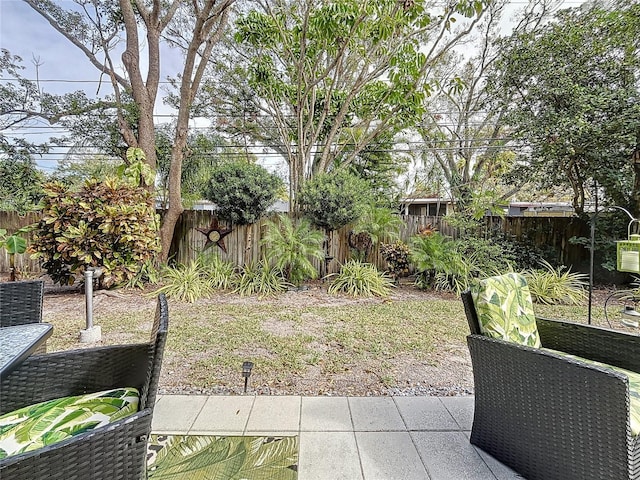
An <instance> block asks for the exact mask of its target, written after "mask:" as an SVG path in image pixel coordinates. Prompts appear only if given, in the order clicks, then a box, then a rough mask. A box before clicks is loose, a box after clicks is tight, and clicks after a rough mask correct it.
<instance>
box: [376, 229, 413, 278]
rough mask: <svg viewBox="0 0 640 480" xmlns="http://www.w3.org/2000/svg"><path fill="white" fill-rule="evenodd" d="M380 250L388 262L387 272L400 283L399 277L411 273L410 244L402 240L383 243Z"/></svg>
mask: <svg viewBox="0 0 640 480" xmlns="http://www.w3.org/2000/svg"><path fill="white" fill-rule="evenodd" d="M380 252H381V253H382V256H383V257H384V259H385V261H386V262H387V272H388V273H389V275H390V276H391V277H392V278H393V279H394V281H395V282H396V283H398V279H399V278H400V277H402V276H404V275H408V274H409V253H410V250H409V246H408V245H407V244H406V243H404V242H403V241H402V240H397V241H395V242H394V243H381V244H380Z"/></svg>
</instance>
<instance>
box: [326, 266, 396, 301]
mask: <svg viewBox="0 0 640 480" xmlns="http://www.w3.org/2000/svg"><path fill="white" fill-rule="evenodd" d="M330 277H333V280H332V281H331V284H330V285H329V288H328V292H329V293H339V292H341V293H346V294H347V295H351V296H352V297H359V296H363V297H373V296H375V297H387V296H389V294H390V293H391V288H392V287H393V281H392V280H391V279H389V278H388V277H386V276H385V275H384V274H383V273H381V272H379V271H378V269H377V268H376V267H375V266H373V265H371V264H370V263H363V262H360V261H358V260H349V261H348V262H346V263H345V264H344V265H342V267H341V268H340V272H339V273H332V274H330V275H327V278H330Z"/></svg>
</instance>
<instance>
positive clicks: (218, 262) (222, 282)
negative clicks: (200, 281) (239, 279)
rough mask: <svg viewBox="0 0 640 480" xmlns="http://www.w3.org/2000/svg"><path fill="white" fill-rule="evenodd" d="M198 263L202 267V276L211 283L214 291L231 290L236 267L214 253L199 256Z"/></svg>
mask: <svg viewBox="0 0 640 480" xmlns="http://www.w3.org/2000/svg"><path fill="white" fill-rule="evenodd" d="M199 261H200V263H201V265H202V275H203V276H205V277H206V278H207V279H208V280H209V281H210V282H211V286H212V287H213V288H214V289H216V290H230V289H231V288H233V286H234V284H235V281H236V267H235V265H234V264H233V263H232V262H229V261H227V260H223V259H222V258H220V255H218V254H216V253H210V254H207V255H200V257H199Z"/></svg>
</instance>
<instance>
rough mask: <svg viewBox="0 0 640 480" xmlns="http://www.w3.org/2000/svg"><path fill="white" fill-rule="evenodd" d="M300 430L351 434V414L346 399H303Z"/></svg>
mask: <svg viewBox="0 0 640 480" xmlns="http://www.w3.org/2000/svg"><path fill="white" fill-rule="evenodd" d="M301 415H302V416H301V418H300V430H301V431H303V432H351V431H353V425H352V423H351V412H350V411H349V401H348V400H347V398H346V397H302V413H301Z"/></svg>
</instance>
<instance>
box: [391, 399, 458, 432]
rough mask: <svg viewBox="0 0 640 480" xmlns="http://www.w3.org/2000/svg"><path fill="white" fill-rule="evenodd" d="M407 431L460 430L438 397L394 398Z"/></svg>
mask: <svg viewBox="0 0 640 480" xmlns="http://www.w3.org/2000/svg"><path fill="white" fill-rule="evenodd" d="M393 400H394V401H395V402H396V405H397V406H398V410H399V411H400V415H401V416H402V419H403V420H404V423H405V425H406V426H407V430H458V423H457V422H456V421H455V420H454V418H453V417H452V416H451V414H450V413H449V411H448V410H447V409H446V407H445V406H444V404H443V403H442V402H441V401H440V399H439V398H437V397H393Z"/></svg>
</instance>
